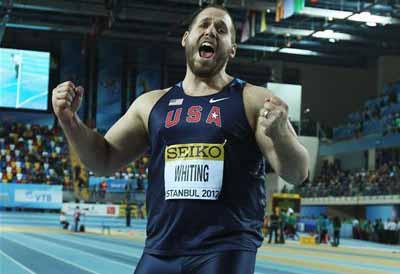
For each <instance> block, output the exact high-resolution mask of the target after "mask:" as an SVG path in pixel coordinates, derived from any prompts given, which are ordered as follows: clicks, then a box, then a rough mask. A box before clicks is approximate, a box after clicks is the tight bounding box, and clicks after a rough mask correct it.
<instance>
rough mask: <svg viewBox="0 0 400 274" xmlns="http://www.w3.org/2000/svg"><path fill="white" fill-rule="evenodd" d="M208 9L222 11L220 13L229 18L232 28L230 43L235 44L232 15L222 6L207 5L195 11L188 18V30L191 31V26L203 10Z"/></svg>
mask: <svg viewBox="0 0 400 274" xmlns="http://www.w3.org/2000/svg"><path fill="white" fill-rule="evenodd" d="M209 8H214V9H219V10H222V11H224V12H226V14H228V16H229V17H230V18H231V21H232V27H231V33H232V42H236V27H235V21H234V20H233V17H232V15H231V14H230V13H229V11H228V10H227V9H226V8H225V7H223V6H221V5H217V4H209V5H207V6H205V7H201V8H199V9H197V10H196V11H195V12H194V13H193V14H192V15H191V16H190V23H189V27H188V30H191V29H192V26H193V24H194V22H195V21H196V19H197V16H198V15H199V14H200V13H201V12H203V11H204V10H206V9H209Z"/></svg>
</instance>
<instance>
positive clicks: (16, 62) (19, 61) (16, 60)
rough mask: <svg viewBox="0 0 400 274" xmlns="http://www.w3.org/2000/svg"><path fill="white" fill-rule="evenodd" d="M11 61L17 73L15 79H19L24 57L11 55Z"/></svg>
mask: <svg viewBox="0 0 400 274" xmlns="http://www.w3.org/2000/svg"><path fill="white" fill-rule="evenodd" d="M11 59H12V62H13V65H14V71H15V79H18V76H19V70H20V67H21V65H22V56H21V54H14V53H12V54H11Z"/></svg>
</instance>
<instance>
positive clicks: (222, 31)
mask: <svg viewBox="0 0 400 274" xmlns="http://www.w3.org/2000/svg"><path fill="white" fill-rule="evenodd" d="M218 32H219V33H226V29H224V28H218Z"/></svg>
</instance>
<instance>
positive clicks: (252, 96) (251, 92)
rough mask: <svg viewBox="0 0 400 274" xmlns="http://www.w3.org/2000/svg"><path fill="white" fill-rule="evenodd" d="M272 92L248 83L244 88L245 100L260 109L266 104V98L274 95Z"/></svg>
mask: <svg viewBox="0 0 400 274" xmlns="http://www.w3.org/2000/svg"><path fill="white" fill-rule="evenodd" d="M272 95H273V94H272V92H271V91H270V90H269V89H267V88H265V87H260V86H256V85H253V84H249V83H247V84H246V86H245V87H244V90H243V100H244V101H245V103H246V102H248V103H250V105H251V106H253V107H256V108H257V109H260V108H261V107H262V106H263V105H264V100H265V99H266V98H267V97H269V96H272Z"/></svg>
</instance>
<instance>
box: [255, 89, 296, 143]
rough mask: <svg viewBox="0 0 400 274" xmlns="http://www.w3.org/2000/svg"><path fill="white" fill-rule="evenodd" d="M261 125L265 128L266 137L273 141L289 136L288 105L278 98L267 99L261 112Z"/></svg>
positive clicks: (270, 97)
mask: <svg viewBox="0 0 400 274" xmlns="http://www.w3.org/2000/svg"><path fill="white" fill-rule="evenodd" d="M259 123H260V124H261V126H263V130H264V133H265V135H267V136H268V137H270V138H271V139H273V140H276V139H278V138H280V137H283V136H285V135H287V134H288V133H289V132H290V130H289V128H288V105H287V104H286V103H285V102H284V101H282V100H281V99H280V98H278V97H276V96H273V95H271V96H269V97H267V98H266V99H265V102H264V106H263V108H261V110H260V117H259Z"/></svg>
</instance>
